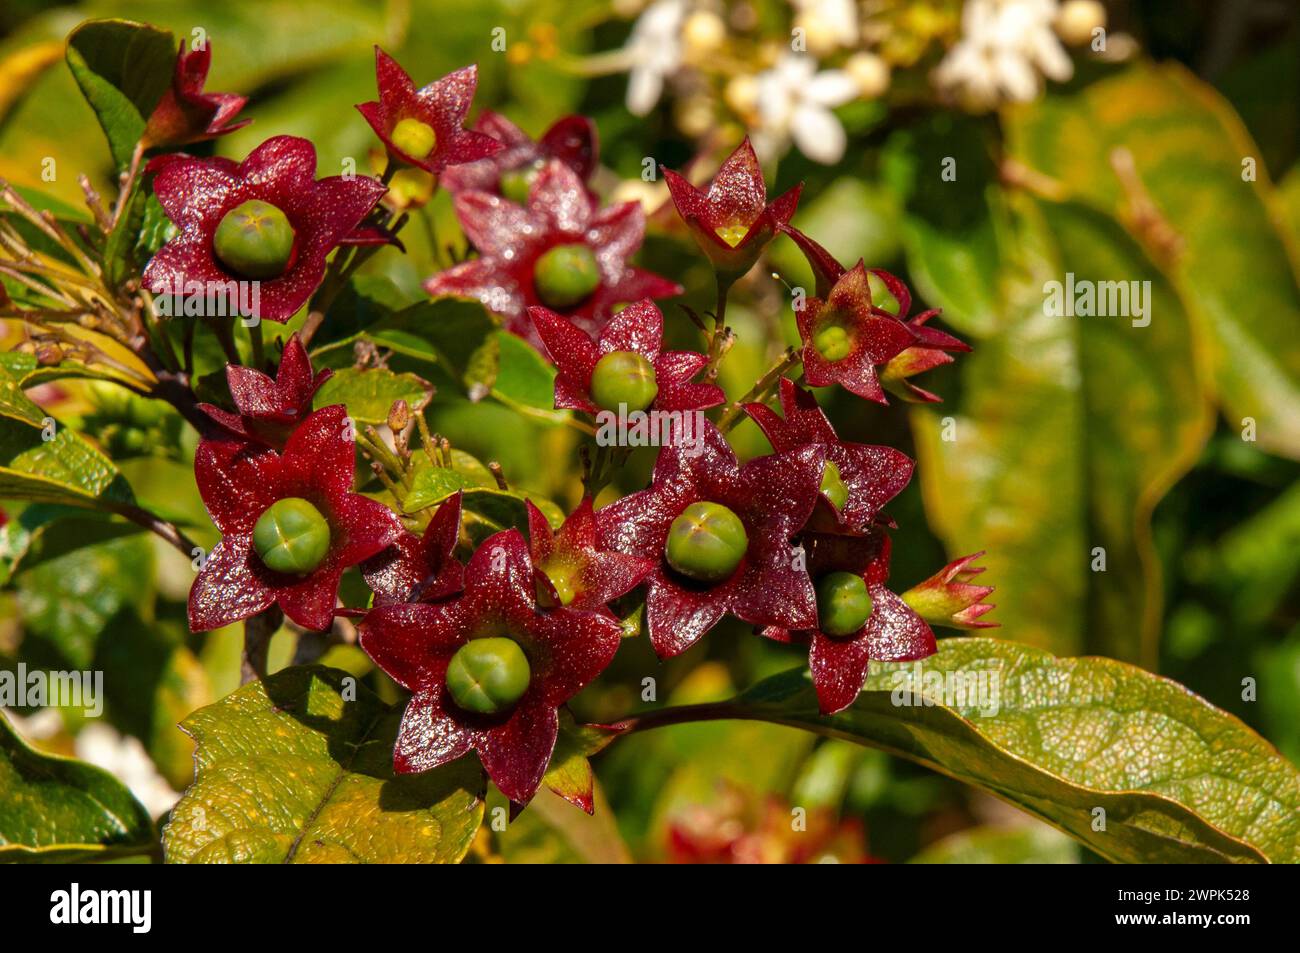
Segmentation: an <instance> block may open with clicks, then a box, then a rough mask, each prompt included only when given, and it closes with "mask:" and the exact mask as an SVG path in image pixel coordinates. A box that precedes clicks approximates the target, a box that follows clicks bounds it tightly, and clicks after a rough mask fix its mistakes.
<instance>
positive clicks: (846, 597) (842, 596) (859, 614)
mask: <svg viewBox="0 0 1300 953" xmlns="http://www.w3.org/2000/svg"><path fill="white" fill-rule="evenodd" d="M870 616H871V594H870V593H869V592H867V584H866V582H864V581H863V579H862V577H861V576H859V575H856V574H854V573H851V572H831V573H827V574H826V575H824V576H822V577H821V578H820V579H818V580H817V624H818V627H819V628H820V629H821V630H822V631H823V632H825V633H826V634H827V635H852V634H853V633H854V632H857V631H858V630H859V629H861V628H862V627H863V626H864V625H866V624H867V619H868V618H869V617H870Z"/></svg>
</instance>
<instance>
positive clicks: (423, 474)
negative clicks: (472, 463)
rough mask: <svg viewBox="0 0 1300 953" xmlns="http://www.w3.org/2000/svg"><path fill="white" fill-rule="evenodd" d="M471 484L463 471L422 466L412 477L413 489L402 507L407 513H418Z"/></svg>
mask: <svg viewBox="0 0 1300 953" xmlns="http://www.w3.org/2000/svg"><path fill="white" fill-rule="evenodd" d="M469 485H470V482H469V479H468V478H467V477H466V476H465V475H464V474H463V473H459V472H457V471H456V470H454V469H451V468H450V467H435V466H432V465H430V466H423V467H420V468H419V469H418V470H416V471H415V476H414V477H412V478H411V489H410V491H409V492H408V493H407V494H406V499H405V500H404V501H403V502H402V509H403V510H404V511H405V512H407V513H417V512H419V511H420V510H422V509H424V508H425V507H426V506H434V505H435V504H437V503H438V502H440V501H441V500H445V499H446V498H447V497H449V496H451V495H452V494H453V493H455V492H456V491H457V490H463V489H464V488H465V487H467V486H469Z"/></svg>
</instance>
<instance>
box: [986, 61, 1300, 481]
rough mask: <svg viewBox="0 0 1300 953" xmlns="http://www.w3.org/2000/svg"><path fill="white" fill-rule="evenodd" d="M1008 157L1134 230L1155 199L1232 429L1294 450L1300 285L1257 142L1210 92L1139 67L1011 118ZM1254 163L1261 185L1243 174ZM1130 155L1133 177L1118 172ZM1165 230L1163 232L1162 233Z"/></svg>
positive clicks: (1175, 275)
mask: <svg viewBox="0 0 1300 953" xmlns="http://www.w3.org/2000/svg"><path fill="white" fill-rule="evenodd" d="M1009 116H1010V121H1009V128H1008V133H1009V138H1010V143H1011V152H1012V153H1013V154H1014V155H1015V156H1017V157H1018V158H1019V159H1020V161H1022V162H1024V163H1026V164H1027V165H1029V166H1031V167H1032V168H1033V169H1034V170H1036V171H1038V172H1040V173H1043V174H1046V175H1048V176H1051V177H1052V178H1054V179H1057V180H1059V181H1060V182H1061V183H1063V185H1064V187H1065V189H1066V190H1067V191H1068V192H1069V193H1071V194H1072V195H1073V196H1074V197H1076V198H1077V199H1078V200H1080V201H1084V202H1087V203H1089V204H1092V205H1094V206H1096V207H1097V208H1099V209H1102V210H1103V211H1106V212H1107V213H1109V214H1112V215H1115V216H1117V217H1119V218H1120V219H1121V221H1127V222H1129V223H1130V225H1131V227H1133V228H1134V230H1135V231H1136V232H1139V233H1140V232H1141V231H1142V229H1141V228H1140V227H1139V226H1134V225H1132V214H1131V213H1132V207H1133V204H1134V203H1135V202H1137V203H1139V204H1140V203H1141V201H1142V200H1143V199H1144V196H1143V195H1142V192H1145V193H1147V194H1148V195H1149V200H1148V201H1149V202H1150V203H1152V204H1154V206H1155V213H1156V214H1157V215H1158V216H1160V217H1161V218H1163V220H1164V222H1165V223H1166V224H1167V226H1168V228H1170V229H1172V232H1173V236H1172V237H1173V239H1174V241H1173V245H1174V246H1175V247H1173V248H1172V249H1167V250H1166V251H1167V261H1166V262H1165V267H1166V269H1167V271H1168V274H1169V276H1170V278H1171V280H1172V281H1173V282H1174V284H1175V285H1176V287H1177V289H1178V292H1179V294H1180V296H1181V298H1182V301H1183V305H1184V307H1185V308H1186V309H1187V311H1188V312H1189V313H1190V314H1191V315H1192V316H1193V317H1194V318H1195V320H1196V322H1197V326H1198V328H1199V330H1200V332H1201V334H1202V336H1203V337H1204V338H1205V340H1206V341H1207V342H1208V343H1209V345H1210V351H1211V358H1212V365H1213V372H1214V380H1215V382H1216V385H1217V388H1218V393H1219V397H1220V399H1221V400H1222V402H1223V404H1224V408H1225V411H1226V414H1227V416H1228V419H1229V423H1230V424H1231V425H1232V426H1233V427H1234V428H1240V427H1241V426H1243V424H1242V420H1243V418H1246V417H1250V418H1252V419H1253V420H1255V421H1256V423H1257V426H1258V440H1259V443H1260V445H1261V446H1263V447H1265V448H1266V449H1270V450H1272V451H1274V452H1276V453H1280V454H1285V455H1287V456H1289V457H1292V458H1300V415H1298V414H1296V413H1295V412H1294V408H1295V407H1297V406H1300V336H1297V335H1296V333H1295V315H1296V314H1297V313H1300V285H1298V284H1297V279H1296V272H1295V263H1294V261H1293V256H1292V255H1291V254H1290V253H1289V251H1288V247H1287V241H1286V239H1285V238H1284V236H1283V232H1282V229H1281V228H1280V225H1281V222H1282V213H1281V210H1280V207H1279V204H1278V200H1277V195H1276V192H1275V191H1274V189H1273V186H1272V184H1271V183H1270V182H1269V181H1268V174H1267V171H1266V170H1265V169H1264V168H1263V167H1262V159H1261V156H1260V150H1259V148H1258V147H1257V146H1256V144H1255V143H1254V142H1253V141H1251V139H1250V137H1249V135H1248V134H1247V132H1246V130H1245V127H1244V126H1243V125H1242V123H1241V120H1240V119H1239V118H1238V117H1237V115H1236V114H1235V113H1234V112H1233V111H1232V108H1231V107H1230V106H1229V105H1228V104H1227V103H1226V102H1224V101H1223V99H1222V98H1221V97H1220V96H1219V94H1218V93H1216V92H1215V91H1214V89H1213V88H1211V87H1210V86H1207V85H1205V84H1204V83H1202V82H1201V81H1200V80H1198V79H1196V78H1195V77H1194V76H1193V75H1192V74H1191V73H1189V72H1187V71H1186V70H1185V69H1184V68H1183V67H1181V66H1178V65H1176V64H1169V65H1163V66H1159V67H1156V66H1150V65H1147V64H1140V65H1136V66H1133V67H1130V68H1129V69H1127V70H1125V71H1123V72H1122V73H1120V74H1118V75H1116V76H1113V77H1111V78H1108V79H1105V80H1102V81H1100V82H1096V83H1093V84H1091V85H1089V86H1087V87H1085V88H1084V89H1082V90H1081V91H1079V92H1078V93H1075V94H1066V95H1057V96H1049V97H1048V98H1047V99H1046V100H1044V101H1043V102H1042V103H1036V104H1035V105H1034V106H1033V107H1032V108H1024V109H1018V110H1013V111H1012V112H1010V113H1009ZM1248 159H1254V160H1256V161H1257V163H1258V165H1257V168H1256V170H1255V171H1256V175H1257V179H1258V180H1257V181H1247V180H1246V179H1244V178H1243V176H1244V173H1245V169H1244V166H1243V163H1244V162H1245V160H1248ZM1117 162H1118V163H1119V165H1120V167H1121V168H1122V167H1123V165H1124V163H1125V162H1131V164H1132V168H1133V171H1134V175H1135V177H1136V180H1137V182H1136V183H1134V182H1132V181H1130V182H1128V183H1127V184H1126V183H1125V182H1124V181H1123V180H1122V178H1121V176H1120V175H1119V174H1117V172H1116V171H1115V164H1116V163H1117ZM1157 238H1159V236H1157Z"/></svg>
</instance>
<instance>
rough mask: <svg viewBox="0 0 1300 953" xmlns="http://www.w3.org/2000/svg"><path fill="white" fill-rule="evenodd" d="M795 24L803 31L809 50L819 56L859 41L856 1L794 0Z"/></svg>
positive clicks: (851, 45) (853, 44) (854, 44)
mask: <svg viewBox="0 0 1300 953" xmlns="http://www.w3.org/2000/svg"><path fill="white" fill-rule="evenodd" d="M793 4H794V8H795V15H794V25H795V28H796V29H799V30H802V31H803V34H804V40H805V42H806V43H807V44H808V51H809V52H811V53H815V54H817V55H818V56H824V55H826V54H829V53H833V52H834V51H835V50H837V49H839V48H840V47H844V48H849V47H853V46H856V45H857V42H858V10H857V7H856V5H855V4H854V0H793Z"/></svg>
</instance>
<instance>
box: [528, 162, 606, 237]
mask: <svg viewBox="0 0 1300 953" xmlns="http://www.w3.org/2000/svg"><path fill="white" fill-rule="evenodd" d="M594 204H595V203H594V202H593V201H592V199H591V197H590V196H589V195H588V194H587V189H586V186H584V185H583V183H582V180H581V179H580V178H578V174H577V173H576V172H574V171H573V170H572V169H570V168H569V167H568V166H567V165H565V164H564V163H563V162H561V161H559V160H558V159H552V160H551V161H550V162H548V163H546V166H545V167H544V168H543V169H542V171H541V173H540V174H539V175H538V176H537V179H536V181H534V182H533V185H532V188H531V190H530V191H529V194H528V208H529V210H530V211H533V212H538V213H540V214H541V215H542V217H543V218H544V219H545V220H546V221H547V222H548V223H549V224H550V225H551V226H553V227H554V228H556V229H558V230H559V231H561V232H568V233H569V234H575V235H576V234H581V233H582V232H585V231H586V230H587V225H588V223H589V222H590V221H591V216H592V213H593V212H594V211H595V209H594V208H593V206H594Z"/></svg>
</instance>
